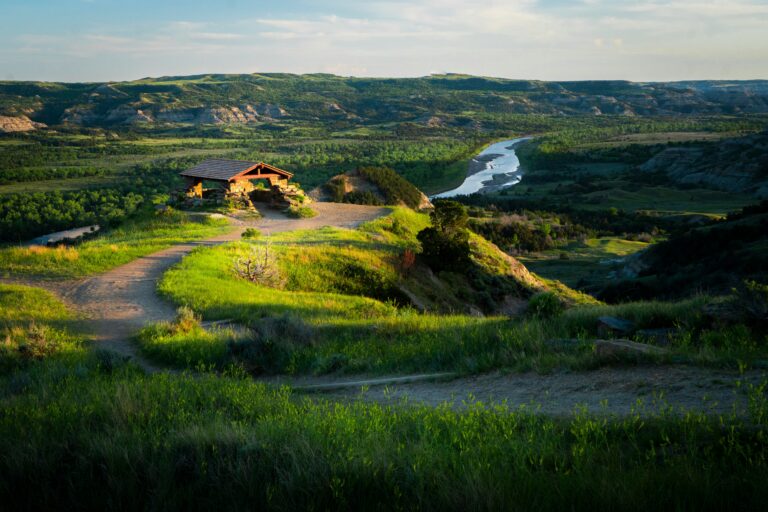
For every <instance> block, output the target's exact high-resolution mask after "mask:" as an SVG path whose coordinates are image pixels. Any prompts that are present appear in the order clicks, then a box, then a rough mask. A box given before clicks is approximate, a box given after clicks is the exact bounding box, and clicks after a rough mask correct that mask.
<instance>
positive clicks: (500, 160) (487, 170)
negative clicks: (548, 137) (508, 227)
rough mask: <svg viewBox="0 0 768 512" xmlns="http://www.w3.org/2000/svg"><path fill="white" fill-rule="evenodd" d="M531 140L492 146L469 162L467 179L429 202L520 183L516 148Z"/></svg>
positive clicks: (502, 142) (522, 139)
mask: <svg viewBox="0 0 768 512" xmlns="http://www.w3.org/2000/svg"><path fill="white" fill-rule="evenodd" d="M530 138H531V137H521V138H519V139H512V140H504V141H501V142H497V143H495V144H491V145H490V146H488V147H487V148H485V149H484V150H483V151H482V152H481V153H480V154H478V155H477V156H476V157H474V158H473V159H472V160H471V161H470V162H469V171H468V173H467V177H466V179H465V180H464V182H463V183H462V184H461V185H459V186H458V187H456V188H454V189H453V190H448V191H447V192H441V193H439V194H435V195H434V196H432V197H431V198H430V199H438V198H441V197H442V198H445V197H454V196H461V195H469V194H474V193H475V192H492V191H495V190H500V189H502V188H506V187H511V186H512V185H516V184H517V183H520V179H521V173H520V160H519V159H518V158H517V154H516V153H515V147H517V145H518V144H520V143H521V142H524V141H526V140H530Z"/></svg>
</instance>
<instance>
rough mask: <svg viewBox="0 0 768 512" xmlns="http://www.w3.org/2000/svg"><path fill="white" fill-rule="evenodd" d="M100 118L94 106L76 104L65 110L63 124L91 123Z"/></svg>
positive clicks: (62, 117) (62, 118)
mask: <svg viewBox="0 0 768 512" xmlns="http://www.w3.org/2000/svg"><path fill="white" fill-rule="evenodd" d="M98 120H99V116H98V115H97V114H96V112H94V111H93V108H92V107H86V106H82V105H76V106H74V107H70V108H68V109H66V110H65V111H64V115H62V116H61V122H62V124H77V125H90V124H94V123H96V122H97V121H98Z"/></svg>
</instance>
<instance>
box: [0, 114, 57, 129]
mask: <svg viewBox="0 0 768 512" xmlns="http://www.w3.org/2000/svg"><path fill="white" fill-rule="evenodd" d="M38 128H46V125H45V124H43V123H36V122H35V121H32V120H31V119H30V118H28V117H27V116H14V117H10V116H0V133H11V132H31V131H34V130H37V129H38Z"/></svg>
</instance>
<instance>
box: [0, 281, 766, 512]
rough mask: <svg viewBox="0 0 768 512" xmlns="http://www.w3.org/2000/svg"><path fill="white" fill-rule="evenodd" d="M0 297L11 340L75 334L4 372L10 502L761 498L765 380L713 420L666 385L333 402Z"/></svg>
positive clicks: (625, 504) (182, 504)
mask: <svg viewBox="0 0 768 512" xmlns="http://www.w3.org/2000/svg"><path fill="white" fill-rule="evenodd" d="M0 303H1V304H2V306H3V307H2V309H0V311H2V313H0V314H1V315H2V318H0V328H1V329H3V333H4V335H5V333H6V332H8V329H11V330H13V329H18V328H20V327H19V325H20V324H19V322H34V323H35V325H38V326H40V327H44V328H45V329H54V330H58V331H59V332H66V333H67V334H66V336H68V337H72V338H70V339H72V340H73V343H72V344H71V345H70V346H69V347H68V348H66V349H61V350H56V351H50V352H47V353H45V354H40V355H38V356H37V357H34V358H29V359H27V360H25V361H24V363H23V364H22V365H17V366H15V368H14V371H12V372H11V373H8V372H3V373H0V411H2V412H1V413H0V450H2V453H3V457H0V498H2V500H3V503H5V504H6V505H7V506H11V507H14V508H17V509H41V508H51V507H56V508H77V509H79V510H103V509H104V508H112V507H115V506H116V504H119V508H121V509H124V510H146V509H148V508H151V509H163V510H208V509H210V508H211V507H217V508H226V509H241V508H251V507H259V508H265V509H269V510H296V509H298V508H301V509H324V508H333V509H337V508H348V507H353V508H356V509H362V510H381V509H396V508H402V509H414V508H417V509H423V510H466V509H467V508H472V509H476V510H498V509H521V508H522V509H530V508H536V509H538V510H562V509H563V508H571V507H576V508H591V509H594V510H615V509H621V510H648V509H659V508H674V509H678V510H687V509H695V510H710V509H711V510H715V509H723V508H728V509H732V510H754V509H755V508H759V507H760V506H761V505H762V503H763V502H764V500H765V499H766V498H768V495H766V488H765V485H764V483H765V474H766V470H767V469H768V443H766V438H765V435H764V433H765V429H766V421H768V401H766V398H765V386H766V385H768V384H766V383H764V384H762V385H757V386H753V385H745V386H744V389H741V390H738V391H737V392H739V393H742V394H744V396H746V398H747V400H746V405H745V406H744V407H743V408H741V407H739V408H734V409H733V411H731V412H729V413H726V414H721V415H716V416H712V415H707V414H704V413H696V412H690V411H687V412H686V411H679V410H673V409H671V408H670V407H668V406H667V405H665V403H664V401H663V399H662V398H657V399H656V400H655V401H653V402H652V403H641V402H639V403H638V404H637V407H636V408H635V409H634V411H633V412H632V413H631V414H629V415H627V416H623V417H615V416H611V415H606V414H601V413H600V412H599V411H598V412H587V411H585V410H582V409H579V408H577V409H576V410H574V414H573V415H572V416H569V417H566V418H550V417H546V416H542V415H537V414H535V411H536V404H530V405H529V406H523V407H520V408H513V407H510V406H508V405H505V404H496V405H489V404H483V403H479V402H469V403H465V404H463V407H461V408H459V409H457V408H455V407H453V406H452V404H449V403H447V404H445V405H443V406H440V407H436V408H433V407H424V406H419V405H415V404H409V403H391V404H388V405H378V404H370V403H365V402H362V401H357V400H351V401H349V402H347V403H342V402H329V401H326V400H323V399H322V398H312V397H303V396H301V395H297V394H295V393H293V392H292V391H291V390H290V389H289V388H287V387H282V388H276V387H271V386H268V385H266V384H262V383H257V382H253V381H252V380H251V379H250V378H247V377H245V376H244V375H243V374H242V373H241V372H238V371H236V370H232V371H231V372H229V373H227V374H224V375H213V374H208V375H205V374H196V375H192V374H175V373H159V374H154V375H147V374H144V373H143V372H142V371H141V370H139V369H138V368H136V367H134V366H132V365H131V364H128V363H126V362H125V361H123V360H121V359H119V358H115V357H112V356H110V355H109V354H106V353H100V352H98V351H94V349H92V348H91V347H89V346H88V344H86V343H82V342H81V341H79V340H78V339H77V337H76V335H73V334H72V332H71V331H67V330H66V327H64V326H61V325H58V324H57V322H59V321H60V319H61V318H63V317H66V315H67V313H66V311H65V309H64V306H63V305H62V304H61V303H60V302H58V301H56V300H55V299H53V297H52V296H50V295H49V294H47V293H43V292H41V291H39V290H35V289H33V288H27V287H20V286H3V287H2V288H0ZM662 309H664V310H666V308H659V311H661V310H662ZM11 324H13V325H11ZM24 328H25V329H32V327H31V326H30V325H27V327H24ZM0 357H2V358H3V359H2V360H3V361H6V360H7V352H3V353H1V355H0ZM94 486H98V489H99V492H94Z"/></svg>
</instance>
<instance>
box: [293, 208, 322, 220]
mask: <svg viewBox="0 0 768 512" xmlns="http://www.w3.org/2000/svg"><path fill="white" fill-rule="evenodd" d="M285 213H287V214H288V215H289V216H291V217H294V218H296V219H311V218H312V217H314V216H316V215H317V212H316V211H315V210H313V209H312V208H310V207H309V206H291V207H289V208H288V209H287V210H286V211H285Z"/></svg>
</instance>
